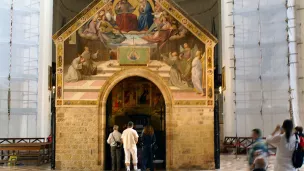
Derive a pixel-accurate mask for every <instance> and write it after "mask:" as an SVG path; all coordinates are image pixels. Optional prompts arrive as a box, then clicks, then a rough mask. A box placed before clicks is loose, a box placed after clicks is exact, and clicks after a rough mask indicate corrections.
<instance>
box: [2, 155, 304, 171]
mask: <svg viewBox="0 0 304 171" xmlns="http://www.w3.org/2000/svg"><path fill="white" fill-rule="evenodd" d="M274 159H275V158H274V157H270V158H269V169H268V171H273V164H274ZM11 170H20V171H23V170H31V171H37V170H51V169H50V166H49V165H45V166H40V167H37V166H15V167H5V166H0V171H11ZM248 170H249V169H248V166H247V160H246V156H238V158H237V159H236V156H234V155H222V156H221V169H219V170H218V171H248ZM300 171H304V168H303V169H300Z"/></svg>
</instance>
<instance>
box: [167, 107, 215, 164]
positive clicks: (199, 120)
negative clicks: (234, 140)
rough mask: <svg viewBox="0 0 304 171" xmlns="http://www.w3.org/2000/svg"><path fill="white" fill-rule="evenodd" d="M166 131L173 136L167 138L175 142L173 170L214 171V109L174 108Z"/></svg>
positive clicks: (172, 143) (173, 143) (173, 144)
mask: <svg viewBox="0 0 304 171" xmlns="http://www.w3.org/2000/svg"><path fill="white" fill-rule="evenodd" d="M166 128H167V131H168V132H172V137H170V135H167V138H169V139H170V138H171V139H172V142H171V145H172V146H173V151H172V159H173V163H172V169H196V170H197V169H199V170H200V169H214V116H213V109H211V110H210V109H208V108H203V107H194V106H183V107H174V109H173V114H172V120H171V122H169V124H168V125H167V127H166ZM169 145H170V144H169Z"/></svg>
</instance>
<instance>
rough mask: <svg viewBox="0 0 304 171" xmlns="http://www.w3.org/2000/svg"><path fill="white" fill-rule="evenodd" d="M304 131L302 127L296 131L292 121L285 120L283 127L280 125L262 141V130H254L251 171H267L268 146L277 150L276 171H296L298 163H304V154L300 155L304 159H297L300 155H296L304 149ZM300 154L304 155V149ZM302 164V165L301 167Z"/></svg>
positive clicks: (250, 162)
mask: <svg viewBox="0 0 304 171" xmlns="http://www.w3.org/2000/svg"><path fill="white" fill-rule="evenodd" d="M302 131H303V128H302V127H296V128H295V129H294V127H293V122H292V121H291V120H285V121H284V122H283V125H282V126H280V125H278V126H277V127H276V128H275V130H274V131H273V133H272V134H271V135H269V136H268V137H267V138H266V141H264V140H263V139H262V132H261V130H259V129H254V130H252V138H253V140H254V143H253V145H252V147H251V150H250V151H249V156H248V158H249V165H250V168H251V170H253V171H265V170H266V169H267V156H268V148H267V144H271V145H273V146H274V147H276V148H277V151H276V162H275V166H274V170H275V171H296V170H297V168H296V166H295V164H296V162H299V161H302V163H303V156H302V155H303V154H300V156H301V157H302V159H300V160H297V159H296V157H297V155H299V153H298V154H297V153H296V152H297V149H298V148H302V146H301V143H303V142H302V140H303V134H302ZM300 153H303V152H302V149H300ZM302 163H300V166H301V165H302Z"/></svg>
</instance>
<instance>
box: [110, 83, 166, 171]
mask: <svg viewBox="0 0 304 171" xmlns="http://www.w3.org/2000/svg"><path fill="white" fill-rule="evenodd" d="M165 112H166V108H165V103H164V98H163V95H162V94H161V92H160V90H159V88H158V87H157V86H155V84H154V83H152V82H151V81H149V80H147V79H145V78H143V77H128V78H126V79H124V80H122V81H121V82H119V83H118V84H117V85H116V86H115V87H114V88H113V90H112V91H111V93H110V95H109V97H108V100H107V107H106V137H109V134H110V133H111V132H112V130H113V126H114V125H118V126H119V131H120V132H123V130H125V129H126V128H127V123H128V122H129V121H132V122H133V123H134V129H135V130H136V131H137V133H138V135H139V136H140V137H141V134H142V130H143V128H144V126H146V125H151V126H152V127H153V128H154V132H155V136H156V140H157V141H156V144H157V146H158V149H157V150H156V151H155V158H154V160H155V161H157V164H156V166H157V167H158V168H159V169H162V170H165V169H166V166H165V161H166V131H165V126H166V124H165ZM105 143H106V142H105ZM105 148H106V150H105V151H106V158H105V169H106V170H111V162H112V161H111V152H110V146H109V145H106V147H105ZM137 148H138V159H139V160H138V162H139V163H138V166H139V167H141V166H142V159H143V158H142V144H141V138H139V142H138V144H137ZM122 156H123V155H122ZM123 159H124V158H123V157H122V163H121V164H122V165H123V163H124V162H123Z"/></svg>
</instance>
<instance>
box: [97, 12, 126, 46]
mask: <svg viewBox="0 0 304 171" xmlns="http://www.w3.org/2000/svg"><path fill="white" fill-rule="evenodd" d="M101 17H102V18H101V22H100V26H99V38H100V40H101V41H102V42H103V43H104V44H105V45H106V46H107V44H109V43H112V44H119V43H121V42H123V41H125V40H126V37H124V36H122V35H117V34H114V33H113V30H114V27H113V25H112V24H111V23H109V22H108V21H107V18H106V16H105V14H104V15H102V16H101Z"/></svg>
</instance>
